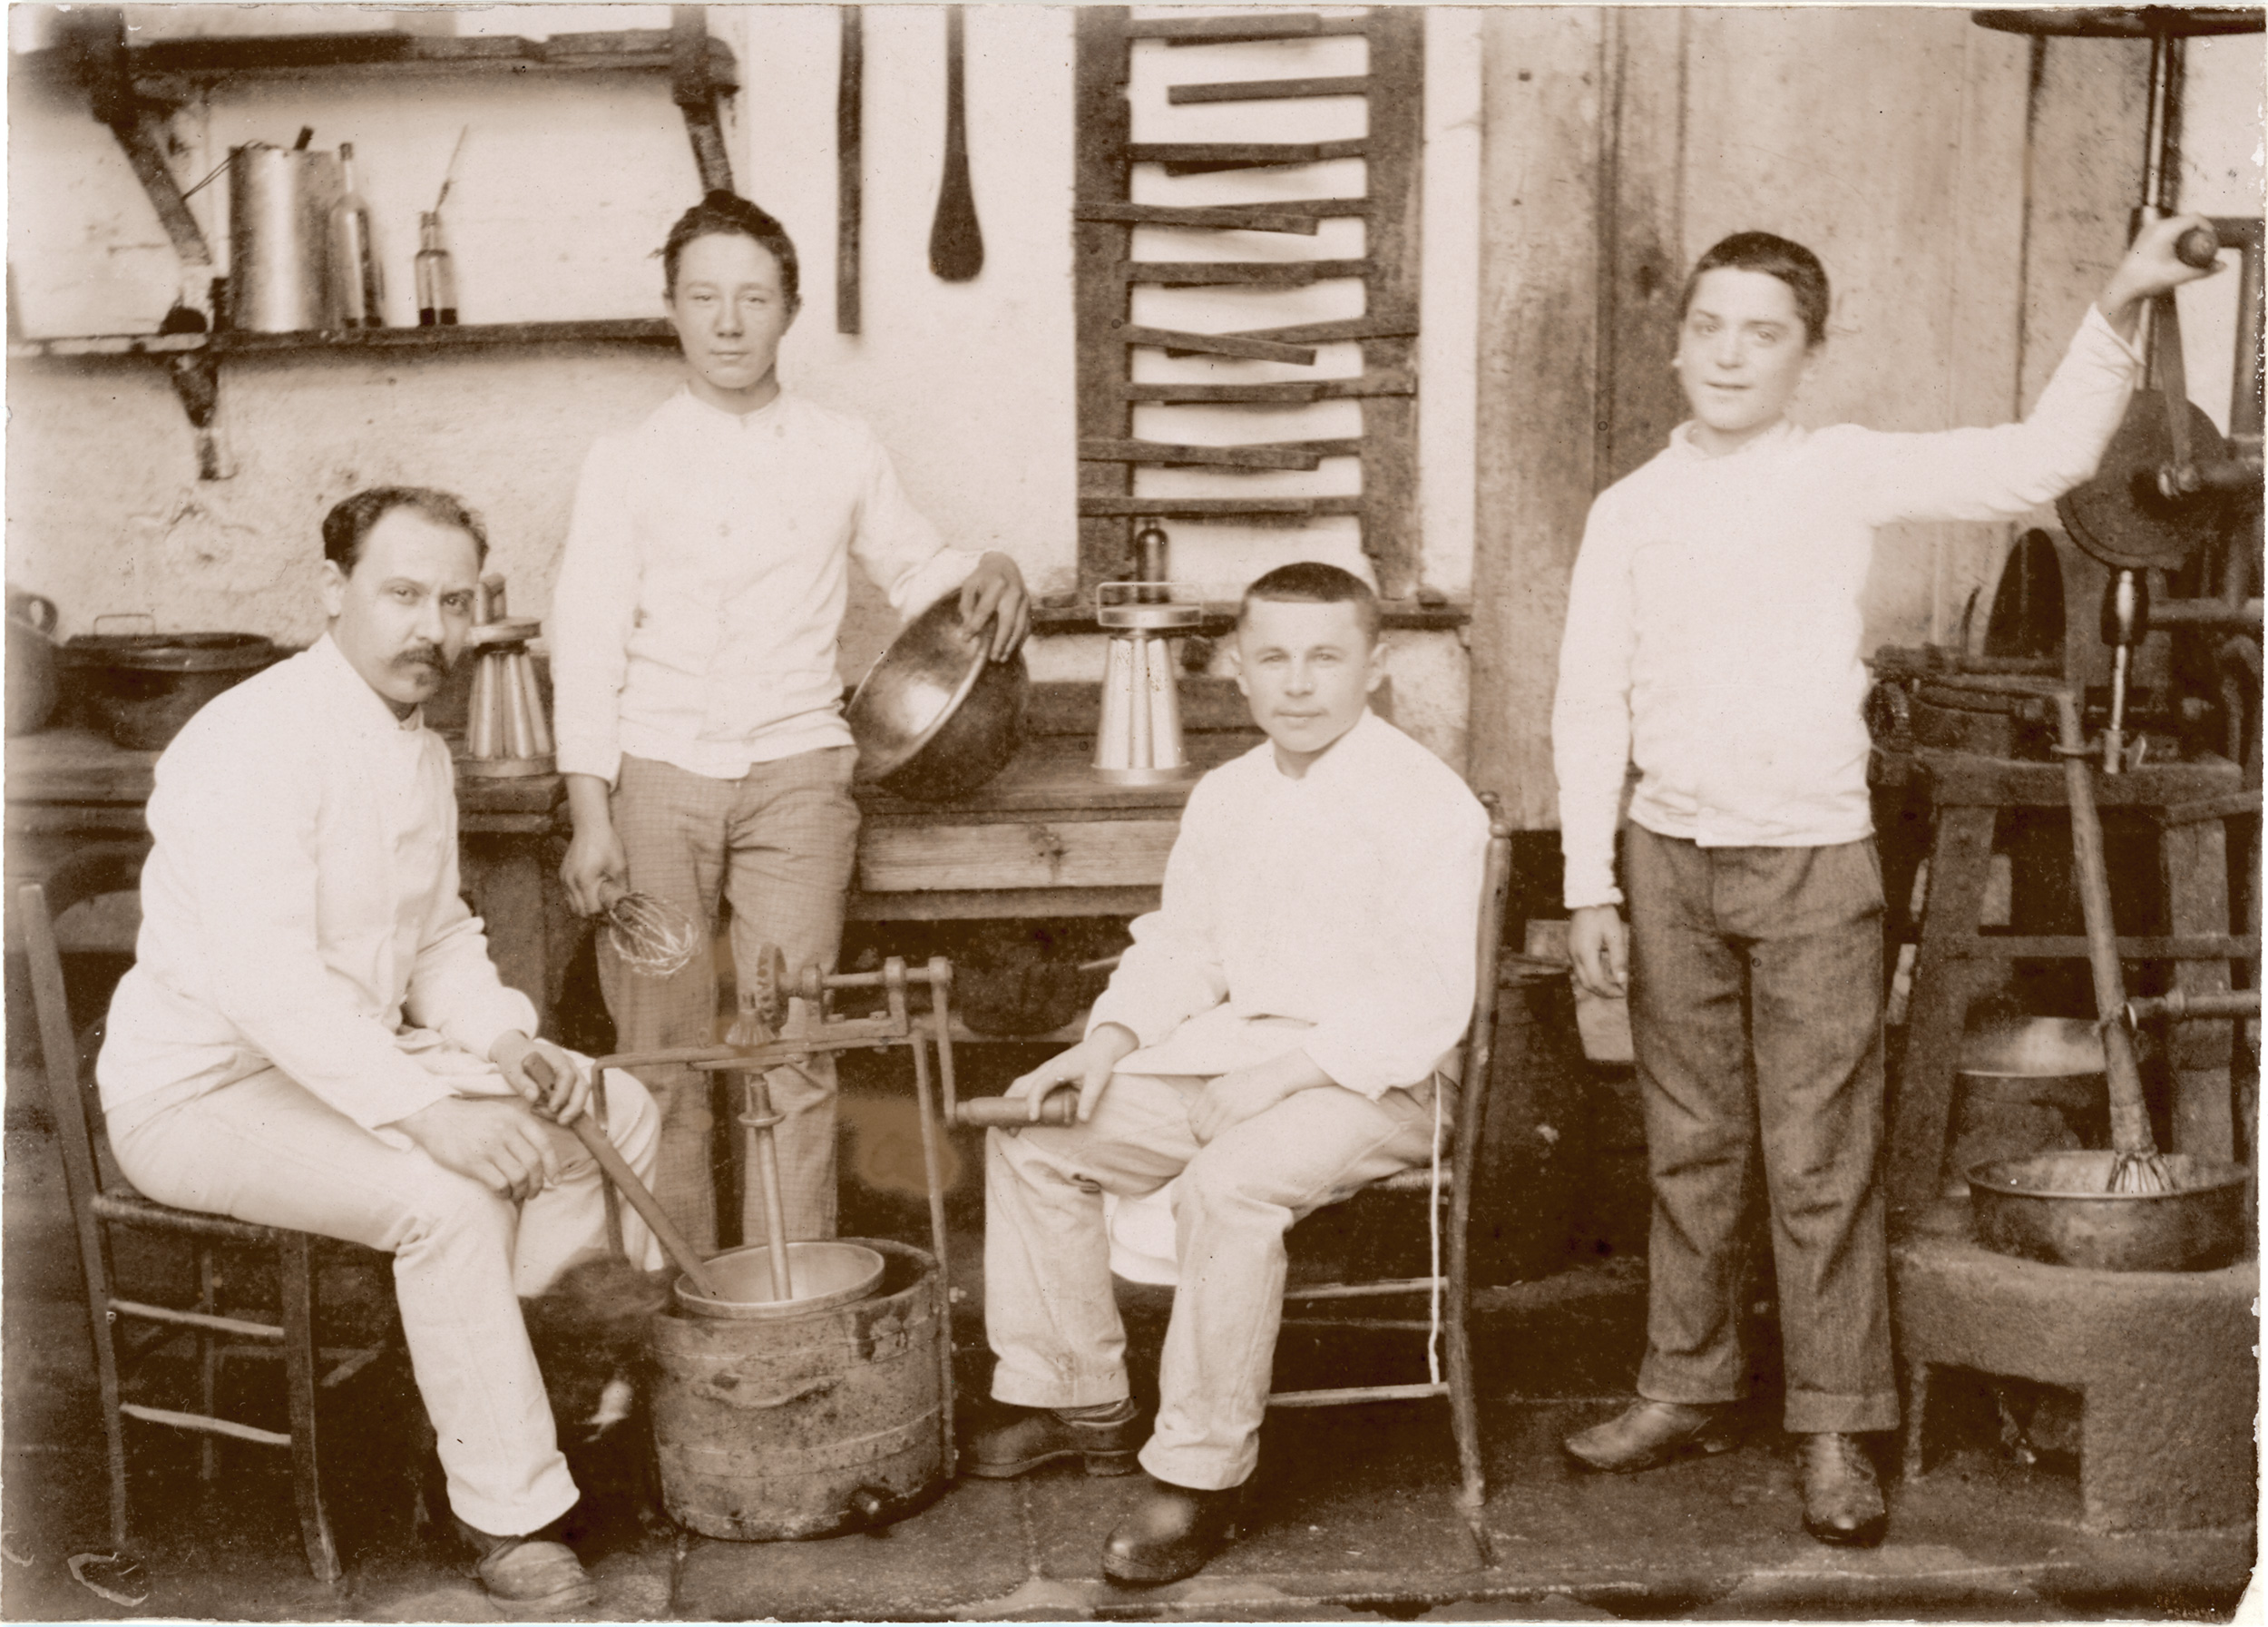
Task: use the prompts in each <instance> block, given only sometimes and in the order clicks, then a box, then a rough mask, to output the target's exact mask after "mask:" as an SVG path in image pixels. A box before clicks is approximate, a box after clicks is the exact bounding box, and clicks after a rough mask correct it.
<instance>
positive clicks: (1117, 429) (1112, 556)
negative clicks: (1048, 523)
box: [1071, 5, 1134, 603]
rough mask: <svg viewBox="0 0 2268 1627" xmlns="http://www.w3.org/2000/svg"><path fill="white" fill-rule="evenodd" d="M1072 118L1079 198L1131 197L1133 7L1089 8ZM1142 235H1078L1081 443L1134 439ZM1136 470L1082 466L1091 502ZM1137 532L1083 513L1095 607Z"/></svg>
mask: <svg viewBox="0 0 2268 1627" xmlns="http://www.w3.org/2000/svg"><path fill="white" fill-rule="evenodd" d="M1075 27H1076V29H1077V43H1076V45H1075V48H1074V62H1075V64H1076V66H1075V69H1074V73H1075V75H1076V80H1077V90H1076V103H1075V104H1074V107H1073V111H1072V122H1073V128H1074V132H1075V143H1076V144H1075V149H1074V153H1073V158H1072V181H1071V193H1072V196H1073V197H1076V198H1123V197H1125V196H1126V192H1127V184H1128V172H1129V167H1130V166H1129V163H1128V160H1127V151H1126V148H1127V140H1128V135H1129V128H1130V126H1131V123H1132V114H1131V110H1129V108H1128V106H1127V104H1126V73H1127V37H1126V27H1127V8H1126V7H1125V6H1122V5H1093V6H1081V7H1080V8H1079V15H1078V21H1077V23H1076V25H1075ZM1133 235H1134V234H1133V229H1132V228H1131V227H1130V226H1128V225H1126V224H1124V223H1123V222H1119V221H1093V220H1081V221H1077V222H1076V223H1075V224H1074V225H1073V226H1072V228H1071V260H1072V269H1071V283H1072V288H1073V289H1074V298H1075V299H1076V301H1077V305H1078V328H1079V435H1080V439H1081V440H1094V439H1104V440H1127V439H1130V438H1131V437H1132V435H1133V431H1134V408H1133V405H1132V404H1131V403H1130V402H1129V401H1128V400H1127V398H1126V386H1127V382H1128V379H1129V366H1128V361H1127V354H1126V342H1125V340H1124V339H1123V338H1120V337H1119V328H1121V327H1122V325H1123V324H1124V323H1125V321H1126V313H1127V285H1126V282H1125V280H1124V279H1123V278H1122V277H1121V275H1120V274H1119V266H1120V265H1122V264H1123V263H1124V262H1125V261H1126V260H1128V258H1129V254H1130V250H1131V245H1132V242H1133ZM1133 490H1134V470H1133V466H1131V465H1130V464H1122V463H1087V462H1081V463H1080V466H1079V495H1080V496H1081V497H1125V496H1129V495H1131V494H1132V493H1133ZM1133 535H1134V533H1133V526H1132V525H1131V524H1129V521H1127V520H1126V519H1125V518H1123V517H1120V516H1118V515H1081V516H1080V522H1079V593H1080V599H1081V600H1082V601H1086V602H1090V603H1091V601H1092V599H1093V595H1094V591H1095V589H1096V587H1097V586H1098V585H1100V583H1105V582H1111V581H1117V580H1122V579H1124V578H1127V577H1129V576H1131V575H1132V574H1133V566H1134V544H1133Z"/></svg>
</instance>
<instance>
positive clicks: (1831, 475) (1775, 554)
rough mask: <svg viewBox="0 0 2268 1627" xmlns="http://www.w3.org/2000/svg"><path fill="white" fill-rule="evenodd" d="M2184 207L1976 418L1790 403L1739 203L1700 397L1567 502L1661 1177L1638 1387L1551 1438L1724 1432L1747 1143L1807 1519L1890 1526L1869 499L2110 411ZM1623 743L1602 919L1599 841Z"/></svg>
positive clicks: (1591, 752)
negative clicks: (1579, 506) (2017, 418)
mask: <svg viewBox="0 0 2268 1627" xmlns="http://www.w3.org/2000/svg"><path fill="white" fill-rule="evenodd" d="M2201 223H2202V222H2201V221H2198V220H2197V219H2196V218H2195V217H2188V218H2185V219H2181V220H2175V221H2163V222H2160V223H2158V224H2157V225H2155V226H2152V227H2151V228H2149V229H2148V230H2146V231H2145V232H2144V234H2143V235H2142V237H2141V238H2140V239H2139V240H2137V241H2136V244H2135V247H2134V249H2133V250H2132V251H2131V252H2130V253H2129V254H2128V255H2127V256H2126V260H2124V261H2122V262H2121V263H2120V265H2119V267H2118V269H2117V270H2116V272H2115V273H2114V274H2113V275H2112V277H2111V279H2110V281H2109V282H2108V284H2107V285H2106V287H2105V289H2104V290H2103V293H2102V296H2101V298H2100V299H2098V300H2097V305H2096V308H2095V309H2092V310H2090V311H2089V312H2088V313H2087V319H2086V320H2085V322H2084V323H2082V324H2081V326H2080V328H2079V332H2078V335H2077V338H2074V339H2073V340H2072V342H2071V348H2070V350H2069V351H2068V353H2067V354H2066V355H2065V357H2064V359H2063V363H2062V365H2061V366H2060V367H2059V368H2057V370H2056V375H2055V377H2053V378H2052V379H2051V380H2050V381H2049V382H2048V387H2047V389H2046V390H2045V391H2043V392H2042V393H2041V396H2040V398H2039V401H2038V405H2037V406H2035V407H2033V409H2032V413H2031V416H2030V417H2028V418H2027V419H2025V420H2024V421H2023V422H2022V423H2020V424H2012V425H2007V426H2002V427H2000V428H1997V429H1956V430H1949V431H1944V432H1941V433H1938V434H1930V435H1891V434H1884V433H1882V432H1879V431H1875V430H1870V429H1862V428H1860V427H1858V426H1854V425H1847V424H1846V425H1842V426H1837V427H1835V428H1832V429H1825V430H1821V431H1818V432H1815V433H1814V432H1811V431H1807V430H1804V429H1801V428H1798V427H1797V426H1794V425H1793V424H1791V423H1789V422H1788V420H1787V417H1786V415H1787V410H1788V407H1789V404H1790V402H1791V401H1792V400H1793V399H1794V396H1795V393H1796V391H1797V389H1798V387H1800V386H1801V385H1802V383H1803V381H1804V377H1805V376H1806V375H1807V374H1808V373H1809V371H1810V369H1811V367H1812V364H1813V361H1814V360H1815V359H1816V358H1817V357H1818V354H1819V351H1820V348H1821V346H1822V345H1823V342H1824V340H1825V338H1826V327H1827V311H1828V294H1827V277H1826V273H1825V272H1824V271H1823V270H1822V269H1821V267H1820V264H1819V261H1818V260H1817V259H1816V258H1815V257H1814V256H1813V254H1812V253H1811V251H1810V250H1807V249H1804V247H1802V246H1801V245H1800V244H1796V243H1793V242H1790V241H1788V240H1786V239H1784V238H1778V237H1774V236H1771V235H1770V234H1768V233H1765V232H1755V231H1752V232H1741V233H1739V234H1737V235H1735V236H1733V237H1729V238H1726V239H1725V240H1724V241H1723V242H1720V243H1718V244H1717V245H1716V247H1715V248H1713V249H1711V250H1709V251H1708V252H1707V253H1706V254H1705V255H1703V256H1702V257H1701V260H1700V261H1699V262H1698V263H1697V264H1696V266H1695V268H1694V272H1693V276H1692V278H1691V279H1689V280H1688V281H1687V283H1686V291H1685V299H1684V303H1683V306H1682V308H1681V312H1680V322H1681V327H1680V331H1679V338H1678V345H1677V359H1676V361H1675V363H1674V364H1673V365H1674V366H1675V367H1676V368H1677V377H1678V381H1679V383H1680V384H1681V385H1682V387H1684V389H1685V392H1686V401H1687V402H1688V403H1689V404H1690V406H1691V407H1692V409H1693V417H1692V418H1691V419H1690V420H1689V421H1687V422H1686V423H1685V424H1683V425H1680V426H1678V428H1677V430H1676V431H1675V432H1674V433H1673V434H1672V435H1671V436H1670V444H1669V446H1668V448H1667V450H1665V451H1664V452H1662V453H1661V454H1660V455H1659V456H1657V457H1655V458H1654V459H1653V461H1651V462H1650V463H1648V464H1647V465H1646V466H1644V467H1642V468H1640V469H1638V470H1637V472H1636V473H1634V474H1632V475H1629V476H1628V478H1626V479H1624V480H1621V481H1618V482H1617V483H1616V484H1615V485H1612V486H1610V487H1608V489H1607V490H1606V491H1605V492H1603V493H1601V494H1600V495H1599V497H1598V502H1597V503H1596V504H1595V505H1593V506H1592V508H1591V514H1590V521H1589V525H1588V527H1587V528H1586V530H1585V533H1584V536H1583V545H1582V550H1581V553H1580V554H1579V556H1578V557H1577V560H1576V563H1575V573H1574V579H1573V582H1572V583H1571V584H1570V586H1569V595H1568V618H1567V632H1566V638H1565V642H1564V643H1563V644H1562V645H1561V648H1560V654H1559V697H1558V701H1557V703H1556V705H1555V707H1554V710H1553V714H1552V739H1553V750H1554V758H1555V761H1556V763H1557V767H1558V770H1559V819H1560V830H1561V846H1562V848H1563V850H1564V852H1565V856H1566V860H1567V874H1566V889H1567V890H1566V898H1567V904H1568V907H1569V910H1570V911H1571V912H1572V916H1573V918H1572V922H1571V925H1570V928H1569V947H1570V949H1571V951H1572V952H1573V956H1574V959H1575V970H1576V975H1577V976H1578V977H1579V979H1580V980H1581V981H1582V983H1583V984H1584V985H1585V986H1587V987H1588V988H1589V989H1591V990H1592V991H1594V992H1596V993H1599V994H1603V995H1619V994H1621V993H1622V992H1623V989H1624V986H1625V974H1626V970H1627V973H1628V986H1629V991H1630V1003H1631V1008H1630V1016H1631V1029H1632V1034H1633V1037H1634V1039H1635V1041H1636V1044H1637V1066H1638V1080H1639V1085H1640V1091H1641V1095H1642V1100H1643V1103H1644V1106H1645V1112H1646V1137H1647V1162H1648V1166H1649V1169H1650V1171H1651V1174H1652V1179H1653V1187H1654V1218H1653V1230H1652V1242H1651V1259H1650V1278H1649V1298H1648V1307H1647V1353H1646V1360H1645V1364H1644V1366H1643V1367H1641V1368H1640V1369H1639V1373H1638V1399H1637V1402H1636V1403H1635V1404H1634V1405H1633V1406H1630V1407H1629V1409H1628V1410H1627V1411H1626V1412H1624V1413H1623V1414H1622V1415H1621V1416H1618V1417H1617V1418H1614V1419H1612V1420H1610V1421H1609V1422H1608V1423H1605V1424H1601V1425H1599V1426H1597V1427H1595V1428H1591V1429H1586V1430H1584V1431H1582V1432H1581V1433H1580V1434H1578V1435H1576V1436H1571V1437H1570V1438H1569V1440H1568V1442H1567V1450H1568V1451H1569V1454H1570V1455H1573V1456H1574V1457H1575V1458H1576V1459H1577V1460H1578V1461H1579V1462H1580V1463H1582V1464H1584V1465H1588V1466H1589V1467H1592V1468H1597V1469H1609V1470H1614V1469H1643V1468H1650V1467H1652V1466H1654V1465H1657V1464H1661V1463H1666V1462H1667V1461H1669V1460H1670V1459H1671V1458H1673V1457H1676V1456H1678V1455H1684V1454H1686V1453H1689V1452H1696V1451H1713V1450H1721V1449H1723V1447H1724V1446H1727V1445H1729V1444H1730V1442H1729V1440H1728V1439H1727V1437H1726V1436H1725V1433H1724V1430H1723V1425H1724V1422H1725V1420H1724V1418H1723V1417H1722V1416H1721V1415H1722V1414H1723V1412H1724V1410H1725V1407H1726V1406H1727V1404H1729V1403H1731V1402H1733V1401H1735V1400H1736V1399H1737V1398H1738V1397H1740V1395H1741V1393H1742V1389H1743V1387H1744V1384H1745V1377H1746V1368H1745V1362H1744V1360H1743V1357H1742V1355H1741V1351H1740V1348H1739V1343H1738V1335H1737V1326H1736V1322H1737V1314H1736V1313H1737V1305H1736V1299H1737V1296H1738V1293H1739V1289H1740V1283H1741V1276H1742V1258H1741V1251H1740V1242H1741V1227H1742V1221H1743V1210H1744V1205H1745V1199H1746V1193H1747V1191H1748V1186H1749V1182H1750V1180H1751V1177H1752V1173H1753V1171H1754V1170H1755V1165H1756V1163H1757V1162H1758V1161H1759V1158H1760V1157H1761V1161H1762V1164H1763V1171H1764V1181H1765V1191H1766V1192H1767V1194H1768V1196H1769V1200H1770V1207H1771V1220H1772V1248H1773V1259H1774V1265H1775V1267H1776V1268H1777V1275H1778V1281H1779V1297H1780V1328H1781V1337H1782V1341H1783V1345H1784V1355H1785V1367H1786V1374H1787V1397H1786V1411H1785V1423H1786V1427H1787V1429H1788V1431H1789V1432H1790V1433H1791V1434H1794V1435H1795V1436H1798V1437H1799V1440H1800V1442H1801V1453H1800V1462H1799V1472H1800V1476H1801V1480H1802V1486H1803V1496H1804V1529H1805V1530H1807V1531H1808V1532H1810V1533H1811V1534H1812V1535H1813V1536H1814V1537H1816V1538H1818V1539H1819V1540H1820V1541H1822V1542H1825V1543H1840V1544H1872V1543H1875V1542H1878V1541H1880V1540H1881V1538H1882V1530H1883V1526H1884V1523H1885V1512H1884V1509H1883V1504H1882V1492H1881V1488H1880V1486H1879V1485H1878V1484H1877V1483H1876V1480H1875V1475H1874V1468H1873V1465H1872V1462H1871V1460H1870V1459H1869V1458H1868V1457H1867V1455H1866V1454H1865V1452H1864V1450H1863V1449H1862V1446H1860V1444H1859V1442H1858V1440H1857V1438H1856V1437H1857V1436H1860V1435H1862V1434H1865V1433H1870V1432H1873V1431H1878V1430H1886V1429H1891V1428H1893V1427H1895V1426H1896V1424H1897V1421H1898V1397H1897V1391H1896V1388H1895V1387H1894V1384H1893V1381H1892V1373H1891V1348H1890V1315H1889V1288H1888V1267H1887V1259H1886V1250H1885V1242H1884V1236H1883V1213H1882V1189H1881V1186H1880V1184H1879V1169H1878V1158H1877V1154H1878V1152H1879V1150H1880V1147H1881V1142H1882V871H1881V867H1880V866H1879V864H1878V862H1877V861H1876V858H1875V855H1874V845H1873V838H1872V821H1871V818H1870V813H1869V807H1868V798H1867V785H1866V764H1867V752H1868V740H1867V732H1866V727H1865V724H1864V722H1863V721H1862V719H1861V716H1860V707H1861V703H1862V701H1863V699H1864V696H1865V692H1866V683H1867V679H1866V670H1865V668H1864V666H1863V665H1862V662H1861V661H1860V625H1861V623H1860V612H1859V594H1860V590H1861V588H1862V585H1863V584H1864V583H1865V580H1866V573H1867V566H1868V563H1869V560H1870V558H1871V556H1872V547H1873V534H1874V528H1875V527H1876V526H1878V525H1882V524H1888V523H1890V522H1892V521H1896V520H1977V521H1981V520H1996V519H2010V518H2015V517H2017V516H2019V515H2023V514H2025V513H2026V512H2027V511H2028V510H2030V509H2032V508H2034V507H2037V506H2038V505H2041V504H2044V503H2047V502H2049V501H2051V500H2052V499H2053V498H2055V497H2056V496H2057V495H2059V494H2061V493H2062V492H2064V491H2067V490H2068V489H2069V488H2070V487H2071V486H2074V485H2077V484H2078V483H2079V482H2080V481H2082V480H2085V479H2086V478H2087V476H2088V475H2091V474H2092V473H2093V472H2094V470H2095V466H2096V464H2097V461H2098V460H2099V459H2100V457H2101V456H2102V453H2103V448H2104V447H2105V446H2107V444H2108V443H2109V440H2110V437H2111V435H2112V433H2113V431H2115V430H2116V428H2117V426H2118V424H2119V422H2120V420H2121V418H2122V417H2124V415H2125V411H2126V397H2127V395H2128V392H2129V391H2130V390H2131V388H2132V387H2133V385H2134V380H2135V376H2136V372H2137V370H2138V367H2139V360H2140V358H2139V357H2138V356H2137V355H2136V351H2135V349H2134V347H2133V344H2132V342H2131V341H2132V338H2133V334H2134V331H2135V328H2136V319H2137V316H2138V313H2139V310H2140V308H2141V304H2142V302H2143V301H2144V300H2145V299H2148V298H2149V297H2150V296H2152V295H2154V294H2156V293H2159V292H2161V291H2163V290H2165V289H2171V288H2173V287H2175V285H2177V284H2179V283H2182V282H2185V281H2187V280H2189V279H2192V278H2194V277H2197V276H2200V275H2203V273H2201V272H2198V271H2196V270H2193V269H2191V268H2190V267H2188V266H2185V265H2184V264H2183V263H2182V262H2181V261H2180V260H2176V259H2175V256H2174V252H2173V246H2174V242H2175V239H2176V238H2178V237H2179V235H2180V234H2181V232H2182V231H2183V230H2185V229H2186V228H2188V227H2191V226H2195V225H2198V224H2201ZM1633 761H1635V762H1636V764H1637V769H1638V774H1639V779H1638V784H1637V790H1636V793H1635V794H1634V796H1633V797H1632V799H1631V802H1630V809H1629V819H1628V824H1627V825H1625V826H1624V827H1623V829H1624V832H1625V841H1624V851H1623V873H1624V877H1625V880H1626V882H1627V884H1628V907H1629V916H1630V918H1629V924H1628V927H1627V928H1626V927H1625V926H1624V924H1623V921H1622V918H1621V916H1619V915H1618V913H1617V910H1616V907H1617V905H1618V904H1620V903H1622V902H1623V892H1622V890H1620V889H1618V887H1616V885H1615V875H1614V842H1615V831H1616V827H1617V824H1618V816H1619V809H1620V805H1621V798H1622V789H1623V779H1624V774H1625V770H1626V769H1627V768H1628V766H1629V764H1631V763H1632V762H1633Z"/></svg>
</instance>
